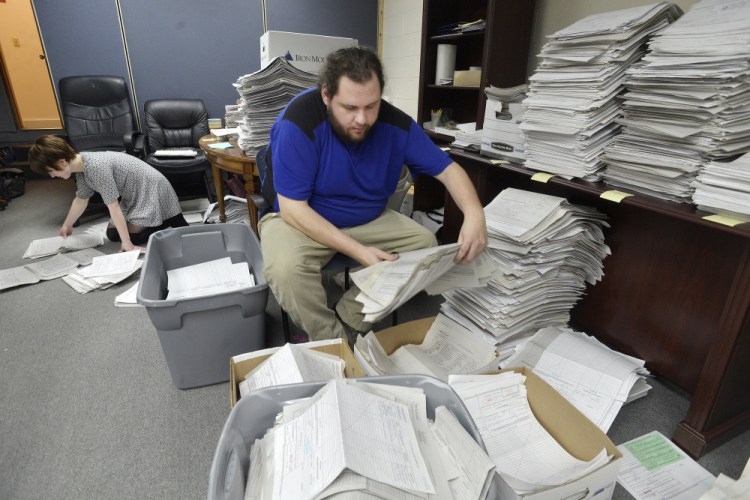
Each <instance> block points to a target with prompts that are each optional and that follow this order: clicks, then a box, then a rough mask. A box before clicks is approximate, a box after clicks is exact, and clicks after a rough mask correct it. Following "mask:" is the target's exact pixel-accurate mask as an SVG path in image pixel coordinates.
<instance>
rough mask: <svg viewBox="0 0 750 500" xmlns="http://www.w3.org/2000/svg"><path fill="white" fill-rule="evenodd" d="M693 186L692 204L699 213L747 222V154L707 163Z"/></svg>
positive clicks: (749, 168)
mask: <svg viewBox="0 0 750 500" xmlns="http://www.w3.org/2000/svg"><path fill="white" fill-rule="evenodd" d="M694 186H695V192H694V193H693V203H695V204H696V205H697V206H698V208H700V209H701V210H707V211H709V212H713V213H716V214H721V215H725V216H729V217H732V218H734V219H737V220H739V221H744V222H749V221H750V154H747V153H746V154H743V155H742V156H740V157H739V158H737V159H735V160H733V161H711V162H709V163H708V164H707V165H706V167H705V168H704V169H703V170H702V171H701V173H700V174H698V178H697V179H696V180H695V183H694Z"/></svg>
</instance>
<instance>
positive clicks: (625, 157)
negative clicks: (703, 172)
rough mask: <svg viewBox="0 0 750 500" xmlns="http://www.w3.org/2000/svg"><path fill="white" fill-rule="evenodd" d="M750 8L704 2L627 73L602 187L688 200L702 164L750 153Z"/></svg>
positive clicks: (654, 42) (666, 32) (720, 1)
mask: <svg viewBox="0 0 750 500" xmlns="http://www.w3.org/2000/svg"><path fill="white" fill-rule="evenodd" d="M748 46H750V4H747V3H746V2H726V1H724V0H703V1H700V2H698V3H696V4H695V5H693V7H692V9H690V11H689V12H688V13H687V14H685V15H684V16H683V17H682V18H680V19H679V20H677V21H676V22H675V23H673V24H672V25H671V26H669V27H668V28H667V29H665V30H663V31H662V32H660V33H659V34H658V35H656V36H655V37H654V38H653V40H651V42H650V43H649V49H650V52H649V53H648V54H647V55H646V56H645V57H644V58H643V61H642V63H641V64H639V65H637V66H634V67H633V68H631V70H630V71H629V76H628V80H627V92H626V93H625V94H624V97H623V98H624V103H623V117H622V119H621V120H620V122H621V123H622V125H623V130H622V132H623V133H622V135H620V136H619V137H618V138H617V139H616V140H615V141H614V143H612V144H611V145H610V146H609V147H608V148H607V152H606V155H605V156H606V159H605V161H606V163H607V169H606V171H605V173H604V180H605V182H607V183H608V184H611V185H613V186H617V187H621V188H624V189H626V190H630V191H637V192H640V193H645V194H648V195H651V196H656V197H659V198H662V199H666V200H671V201H676V202H690V201H691V196H692V191H693V187H692V181H693V180H694V179H695V176H696V175H697V174H698V172H699V171H700V169H701V168H702V166H703V165H704V164H705V162H706V161H708V160H712V159H720V158H727V157H729V156H732V155H737V154H739V153H743V152H745V151H748V150H750V58H749V57H748Z"/></svg>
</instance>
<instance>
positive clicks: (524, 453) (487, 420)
mask: <svg viewBox="0 0 750 500" xmlns="http://www.w3.org/2000/svg"><path fill="white" fill-rule="evenodd" d="M525 380H526V377H525V376H524V375H522V374H520V373H515V372H504V373H500V374H497V375H453V376H451V380H450V385H451V387H453V389H454V390H455V391H456V393H458V395H459V396H460V397H461V400H462V401H463V402H464V404H465V405H466V409H467V410H469V413H471V416H472V417H473V418H474V422H475V423H476V424H477V428H479V434H481V436H482V440H484V443H485V446H486V447H487V453H488V454H489V456H490V458H491V459H492V461H493V462H494V463H495V466H496V468H497V469H496V470H497V473H498V474H500V476H501V477H502V478H503V479H504V480H505V482H506V483H507V484H508V486H510V487H511V488H513V489H514V490H515V491H516V493H518V494H519V495H522V494H524V493H529V492H533V491H536V490H541V489H545V488H549V487H552V486H557V485H560V484H564V483H567V482H569V481H573V480H575V479H577V478H579V477H582V476H584V475H586V474H588V473H590V472H592V471H594V470H596V469H598V468H600V467H602V466H603V465H605V464H606V463H607V462H608V461H609V457H608V456H607V451H606V449H604V448H602V450H601V452H600V453H599V454H598V455H596V456H595V457H594V458H593V459H592V460H591V461H589V462H585V461H583V460H578V459H577V458H575V457H573V456H572V455H570V454H569V453H568V452H567V451H566V450H565V449H564V448H563V447H562V446H561V445H560V444H559V443H558V442H557V440H556V439H555V438H554V437H552V436H551V435H550V434H549V433H548V432H547V430H546V429H545V428H544V427H543V426H542V424H541V423H539V421H538V420H537V419H536V417H535V416H534V414H533V413H532V411H531V407H529V401H528V398H527V393H526V385H525Z"/></svg>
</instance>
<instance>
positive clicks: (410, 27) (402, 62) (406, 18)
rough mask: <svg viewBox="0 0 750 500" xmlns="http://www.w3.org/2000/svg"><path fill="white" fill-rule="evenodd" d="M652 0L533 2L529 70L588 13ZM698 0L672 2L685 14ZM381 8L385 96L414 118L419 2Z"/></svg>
mask: <svg viewBox="0 0 750 500" xmlns="http://www.w3.org/2000/svg"><path fill="white" fill-rule="evenodd" d="M654 2H655V0H608V1H606V2H602V1H601V0H536V9H535V13H534V26H533V27H532V32H531V45H530V50H529V67H528V71H527V75H531V74H533V73H534V70H535V69H536V65H537V57H536V56H537V54H539V52H540V50H541V48H542V45H544V43H545V41H546V39H545V36H546V35H548V34H551V33H554V32H556V31H558V30H561V29H563V28H565V27H567V26H570V25H571V24H573V23H574V22H576V21H578V20H579V19H583V18H584V17H586V16H589V15H591V14H598V13H600V12H608V11H613V10H620V9H626V8H629V7H635V6H638V5H646V4H651V3H654ZM696 2H697V0H673V3H675V4H677V5H678V6H679V7H680V8H681V9H682V10H683V11H685V12H687V11H688V10H689V9H690V7H692V6H693V4H695V3H696ZM380 4H381V8H382V9H383V24H382V26H381V43H382V53H381V58H382V60H383V65H384V67H385V73H386V75H385V76H386V85H385V92H384V95H386V96H388V97H389V98H390V100H391V102H392V103H393V104H395V105H396V106H397V107H399V108H401V109H402V110H404V111H405V112H406V113H408V114H410V115H411V116H412V117H413V118H414V119H416V117H417V107H418V99H419V58H420V51H421V36H422V0H380Z"/></svg>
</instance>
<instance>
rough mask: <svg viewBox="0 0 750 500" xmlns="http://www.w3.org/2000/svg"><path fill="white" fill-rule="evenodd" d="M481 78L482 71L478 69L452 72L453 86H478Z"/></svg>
mask: <svg viewBox="0 0 750 500" xmlns="http://www.w3.org/2000/svg"><path fill="white" fill-rule="evenodd" d="M481 80H482V71H481V70H478V69H469V70H466V71H454V72H453V86H454V87H479V82H480V81H481Z"/></svg>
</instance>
